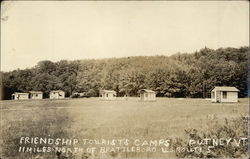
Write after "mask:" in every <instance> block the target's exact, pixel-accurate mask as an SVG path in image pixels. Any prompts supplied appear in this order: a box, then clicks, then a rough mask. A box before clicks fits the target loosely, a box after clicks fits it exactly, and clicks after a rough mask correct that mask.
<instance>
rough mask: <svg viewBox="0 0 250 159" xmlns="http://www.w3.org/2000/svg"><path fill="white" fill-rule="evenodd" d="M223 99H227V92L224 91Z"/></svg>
mask: <svg viewBox="0 0 250 159" xmlns="http://www.w3.org/2000/svg"><path fill="white" fill-rule="evenodd" d="M222 97H223V99H226V98H227V92H225V91H223V92H222Z"/></svg>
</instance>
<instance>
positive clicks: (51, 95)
mask: <svg viewBox="0 0 250 159" xmlns="http://www.w3.org/2000/svg"><path fill="white" fill-rule="evenodd" d="M49 98H50V99H64V98H65V92H64V91H61V90H55V91H51V92H50V93H49Z"/></svg>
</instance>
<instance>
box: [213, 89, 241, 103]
mask: <svg viewBox="0 0 250 159" xmlns="http://www.w3.org/2000/svg"><path fill="white" fill-rule="evenodd" d="M238 92H239V90H238V89H237V88H235V87H214V89H213V90H212V91H211V101H212V102H216V103H235V102H238Z"/></svg>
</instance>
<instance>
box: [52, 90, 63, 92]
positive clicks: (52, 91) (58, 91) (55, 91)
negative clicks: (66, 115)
mask: <svg viewBox="0 0 250 159" xmlns="http://www.w3.org/2000/svg"><path fill="white" fill-rule="evenodd" d="M59 92H63V91H62V90H53V91H50V93H59Z"/></svg>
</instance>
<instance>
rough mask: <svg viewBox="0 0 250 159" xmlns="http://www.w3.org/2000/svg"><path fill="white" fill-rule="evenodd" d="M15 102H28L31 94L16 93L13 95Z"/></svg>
mask: <svg viewBox="0 0 250 159" xmlns="http://www.w3.org/2000/svg"><path fill="white" fill-rule="evenodd" d="M11 98H12V99H13V100H26V99H29V93H20V92H15V93H13V94H12V95H11Z"/></svg>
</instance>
